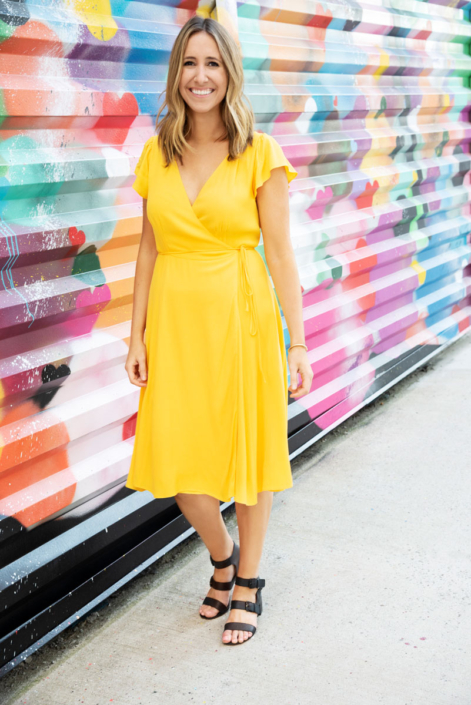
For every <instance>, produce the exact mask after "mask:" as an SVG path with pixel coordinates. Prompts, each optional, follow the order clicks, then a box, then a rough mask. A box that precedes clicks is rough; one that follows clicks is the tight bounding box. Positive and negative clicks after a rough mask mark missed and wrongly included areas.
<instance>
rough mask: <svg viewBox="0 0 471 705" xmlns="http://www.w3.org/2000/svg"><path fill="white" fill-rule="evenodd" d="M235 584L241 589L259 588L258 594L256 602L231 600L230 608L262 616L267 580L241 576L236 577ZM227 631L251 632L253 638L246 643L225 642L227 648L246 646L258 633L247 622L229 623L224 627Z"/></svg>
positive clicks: (256, 594)
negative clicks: (263, 594) (239, 645)
mask: <svg viewBox="0 0 471 705" xmlns="http://www.w3.org/2000/svg"><path fill="white" fill-rule="evenodd" d="M235 584H236V585H239V587H248V588H252V589H253V588H257V592H256V593H255V602H244V601H243V600H231V602H230V608H231V610H245V611H246V612H255V614H257V615H259V616H260V615H261V614H262V608H263V605H262V592H261V590H262V588H263V587H265V580H264V579H263V578H239V576H237V577H236V579H235ZM226 629H230V630H232V631H235V630H237V631H241V632H251V634H252V636H251V637H249V638H248V639H244V641H223V642H222V643H223V644H225V645H226V646H229V645H230V646H235V645H236V644H244V643H245V642H246V641H250V640H251V639H253V635H254V634H255V632H256V631H257V627H254V626H253V624H246V623H245V622H227V623H226V624H225V625H224V631H226Z"/></svg>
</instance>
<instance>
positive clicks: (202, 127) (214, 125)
mask: <svg viewBox="0 0 471 705" xmlns="http://www.w3.org/2000/svg"><path fill="white" fill-rule="evenodd" d="M188 118H189V121H190V129H191V131H190V138H189V140H188V141H189V143H190V144H192V145H195V146H198V145H205V144H210V143H213V142H215V141H216V140H217V138H218V137H221V136H222V135H224V133H225V127H224V123H223V121H222V119H221V113H220V111H219V106H217V107H216V108H215V109H214V110H211V111H210V112H209V113H194V112H193V111H190V110H189V111H188Z"/></svg>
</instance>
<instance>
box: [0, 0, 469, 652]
mask: <svg viewBox="0 0 471 705" xmlns="http://www.w3.org/2000/svg"><path fill="white" fill-rule="evenodd" d="M2 7H3V10H2V15H1V22H0V31H1V44H0V62H1V68H0V74H1V81H2V86H1V88H2V91H1V97H2V104H1V110H2V125H1V130H2V139H1V144H0V150H1V151H0V156H1V160H2V161H1V163H2V179H1V194H2V201H1V230H0V257H1V267H0V270H1V287H0V340H1V343H0V345H1V352H0V385H1V386H0V398H1V420H0V426H1V427H0V552H1V553H0V555H1V556H2V559H1V560H2V565H3V566H4V568H3V569H2V570H1V571H0V590H1V591H2V598H3V597H5V600H4V602H5V604H7V603H8V606H9V608H11V615H14V616H11V618H10V621H8V620H7V622H5V623H4V627H3V628H2V629H1V634H0V639H1V640H2V641H1V643H2V644H3V645H4V661H5V662H6V661H8V660H9V659H10V663H13V661H12V659H14V655H15V654H17V653H20V652H22V651H23V650H24V649H26V648H27V646H28V643H32V641H34V640H35V639H36V638H37V637H38V636H40V635H42V634H45V633H46V631H47V630H48V629H52V626H55V627H56V628H58V627H57V625H58V624H59V622H58V621H56V622H55V623H54V625H52V626H51V623H50V622H49V623H48V621H47V620H43V622H42V623H41V625H42V626H37V627H36V631H35V629H32V628H31V624H30V622H28V624H29V627H28V629H29V634H30V636H25V637H24V640H23V641H22V642H21V643H17V642H16V641H15V639H14V638H13V637H12V634H13V631H14V632H15V633H17V631H18V630H17V629H16V627H18V625H19V624H20V623H21V622H22V621H24V620H25V619H26V616H25V612H24V610H23V612H22V604H24V603H22V602H21V600H25V599H26V598H27V597H28V595H29V596H31V590H32V588H31V585H29V586H28V585H27V579H26V578H27V576H28V575H29V576H31V571H32V566H33V565H34V566H35V567H36V568H37V570H38V571H39V570H40V569H41V570H43V571H46V569H48V567H50V566H51V565H52V564H53V563H54V561H55V563H54V565H55V568H57V565H58V561H59V562H60V560H59V559H60V557H61V555H62V556H65V555H66V553H67V551H66V549H65V548H64V546H65V543H67V542H68V545H69V544H70V545H69V548H70V546H72V545H73V546H78V545H79V544H80V542H82V543H83V542H85V541H86V540H87V539H89V538H90V537H91V536H92V535H93V536H95V534H94V533H93V532H94V531H96V532H101V531H105V529H106V531H107V530H108V529H107V526H108V524H106V522H109V523H110V525H111V523H113V522H114V521H116V522H117V525H118V524H119V521H121V520H122V518H123V517H129V516H131V515H132V516H137V515H136V514H135V513H136V512H139V511H141V513H142V512H144V509H145V506H146V505H147V504H148V503H149V498H148V497H145V496H144V495H142V494H139V493H134V494H131V493H129V491H128V490H126V489H125V488H123V484H124V482H125V479H126V474H127V469H128V466H129V460H130V455H131V452H132V441H133V434H134V427H135V414H136V410H137V404H138V393H139V390H138V389H137V388H135V387H133V386H132V385H130V384H129V382H128V380H127V376H126V373H125V371H124V362H125V358H126V355H127V349H128V336H129V331H130V315H131V301H132V289H133V275H134V262H135V259H136V255H137V249H138V244H139V237H140V230H141V199H140V198H139V197H138V196H137V194H136V193H135V192H134V191H133V190H132V188H131V184H132V182H133V180H134V176H133V170H134V166H135V164H136V161H137V158H138V156H139V155H140V153H141V150H142V145H143V143H144V141H145V140H146V139H147V137H149V136H150V135H151V134H153V128H154V121H155V115H156V112H157V109H158V104H159V94H160V93H161V91H162V90H163V88H164V82H165V77H166V69H167V63H168V56H169V51H170V49H171V46H172V43H173V39H174V37H175V35H176V34H177V32H178V30H179V27H180V26H181V25H182V24H183V23H184V22H185V21H186V20H187V19H188V18H189V17H190V16H191V15H193V14H194V12H195V11H198V12H201V13H205V12H209V11H210V8H209V9H208V7H205V5H204V3H201V4H200V8H199V9H198V8H197V3H196V2H193V1H192V0H188V2H184V3H182V4H181V7H175V6H174V3H173V2H172V0H168V1H164V2H162V3H150V2H124V1H121V0H116V1H111V2H109V1H108V0H98V1H96V0H95V1H94V2H91V1H90V2H88V1H87V0H70V2H65V1H64V2H59V1H50V2H48V1H47V0H43V1H41V0H38V1H35V2H24V3H22V2H8V1H6V2H5V3H4V4H3V6H2ZM235 7H236V4H235V0H228V1H227V2H221V3H220V4H219V5H218V11H219V15H218V16H219V19H220V20H221V21H223V22H224V23H226V24H228V25H230V26H231V27H232V31H234V32H236V31H238V36H239V41H240V44H241V47H242V50H243V55H244V66H245V71H246V92H247V94H248V95H249V96H250V98H251V100H252V103H253V106H254V109H255V111H256V115H257V129H260V130H263V131H266V132H269V133H271V134H272V135H274V136H275V137H276V139H277V140H278V141H279V143H280V144H281V145H282V147H283V149H284V150H285V153H286V155H287V156H288V158H289V159H290V160H291V161H292V163H293V164H294V165H295V166H296V167H297V168H298V170H299V177H298V179H296V180H295V181H294V182H293V184H292V185H291V213H292V241H293V245H294V248H295V251H296V257H297V261H298V264H299V272H300V276H301V282H302V286H303V289H304V316H305V329H306V338H307V343H308V346H309V348H310V352H309V356H310V360H311V363H312V366H313V370H314V374H315V376H314V381H313V385H312V391H311V393H310V394H309V395H308V396H305V397H303V398H301V399H299V400H298V401H293V402H292V403H290V406H289V411H290V426H289V439H290V450H291V452H292V457H294V455H296V454H297V453H299V452H300V451H301V450H302V449H303V448H304V447H306V446H307V445H309V444H311V443H312V442H313V441H314V440H315V438H316V437H319V436H320V435H321V434H323V433H325V432H326V430H328V429H329V428H332V427H333V425H335V424H337V423H338V422H339V421H341V420H342V419H344V418H346V416H347V415H349V414H351V413H352V412H353V411H354V410H355V409H357V408H359V407H360V406H361V405H362V404H364V403H365V402H366V401H367V400H369V399H371V398H372V397H373V396H374V395H376V394H378V393H379V392H380V391H381V390H384V389H385V388H386V387H387V386H388V385H390V384H392V383H393V382H394V381H396V380H397V379H399V378H400V377H401V376H403V375H404V374H405V373H407V372H408V371H410V370H411V369H412V368H413V367H414V366H415V365H417V364H419V363H420V362H421V361H422V362H423V361H424V360H425V359H427V357H428V356H429V355H431V354H434V353H435V352H436V351H437V350H439V349H440V348H441V347H443V346H444V345H446V344H448V343H449V342H450V341H451V340H454V339H456V338H457V336H459V335H461V334H462V333H463V332H464V331H466V330H467V329H468V327H469V324H470V313H471V306H470V299H469V294H470V291H471V288H470V285H471V277H470V266H469V262H470V235H469V233H470V231H471V220H470V212H469V197H470V177H469V173H470V155H469V153H470V150H469V141H470V138H471V126H470V124H469V119H468V118H469V107H470V104H471V101H470V95H471V94H470V90H469V76H470V73H471V58H470V56H469V41H470V38H471V28H470V25H469V23H468V20H467V16H468V5H467V4H466V5H465V4H464V3H458V4H457V5H456V6H454V7H451V6H447V5H446V4H444V3H424V2H416V1H415V0H408V2H405V0H381V1H380V0H376V1H372V2H369V3H366V2H365V3H361V2H354V1H353V0H349V1H344V2H342V1H340V0H339V1H335V0H332V1H329V2H323V3H322V4H321V3H320V2H312V1H311V0H290V1H288V0H277V1H276V2H270V1H268V2H262V1H260V2H257V1H256V0H253V1H251V2H247V3H240V4H238V8H237V17H236V16H235ZM460 7H461V9H460ZM259 249H260V252H261V253H262V254H263V246H260V248H259ZM286 343H287V345H288V343H289V339H288V335H287V334H286ZM152 506H153V507H154V510H153V511H154V515H156V513H160V514H161V515H162V516H163V515H164V514H165V512H166V511H168V503H160V504H159V503H153V504H152ZM113 509H114V510H115V512H116V513H115V515H114V518H110V516H108V515H107V514H106V512H112V511H113ZM133 513H134V514H133ZM139 516H141V514H140V515H139ZM142 516H144V514H142ZM150 516H151V515H145V522H147V523H148V522H149V521H150ZM171 518H174V515H171V516H170V515H168V516H167V519H168V520H170V519H171ZM100 520H101V521H102V523H103V521H105V524H106V526H103V527H101V528H100V527H98V524H97V522H98V523H99V521H100ZM92 521H94V522H95V523H94V524H93V526H92V523H91V522H92ZM139 521H140V520H138V519H136V520H135V523H134V524H133V526H134V527H137V526H138V524H139ZM142 522H144V519H142ZM146 525H147V524H146ZM128 530H129V526H128ZM74 532H75V533H74ZM177 533H178V532H177ZM60 535H62V538H63V543H62V544H61V545H59V546H58V545H55V546H54V550H53V551H52V546H53V543H54V540H55V539H56V538H57V537H58V536H60ZM96 535H97V536H98V533H97V534H96ZM99 535H100V536H101V534H99ZM120 536H121V538H120V539H119V541H121V542H122V541H123V538H122V537H123V536H126V530H124V532H123V533H122V534H120ZM64 537H65V538H64ZM115 538H116V541H117V542H118V534H116V537H115ZM102 540H103V537H102V538H101V539H100V541H102ZM100 541H98V539H97V543H99V544H100V546H101V547H102V548H103V546H106V542H105V543H100ZM83 545H85V543H83ZM121 545H122V543H121ZM61 546H62V547H61ZM61 551H62V553H61ZM89 551H90V552H91V551H92V548H90V549H89ZM154 552H155V546H154ZM67 555H68V561H69V563H68V567H67V568H64V570H67V571H69V573H68V574H70V575H73V569H74V566H76V565H78V562H79V559H78V558H77V557H73V556H74V555H75V554H73V553H70V554H67ZM87 555H89V554H87ZM87 555H82V556H81V558H80V561H85V560H86V558H87ZM149 555H150V554H149ZM51 556H52V557H51ZM32 557H34V560H33V558H32ZM141 558H142V556H141ZM110 560H111V559H110ZM115 560H117V556H115ZM51 561H52V563H51ZM141 562H142V561H141ZM136 565H138V563H136ZM14 574H15V576H16V577H15V578H14V579H13V578H12V576H13V575H14ZM123 574H124V573H123ZM91 576H93V571H91V572H90V575H89V576H88V577H89V578H90V577H91ZM47 580H48V578H47V577H44V576H43V583H42V585H43V587H44V586H47ZM49 580H50V573H49ZM17 581H20V582H21V584H22V585H23V587H24V594H23V595H22V594H21V590H19V584H18V582H17ZM72 582H73V581H72ZM64 584H65V583H64ZM71 584H72V583H71V582H70V581H69V582H68V583H67V590H70V589H71ZM34 585H35V586H37V581H36V582H35V583H34ZM103 589H104V588H103ZM9 591H10V592H9ZM69 594H71V593H70V592H69ZM96 594H99V593H96ZM7 596H8V600H10V602H8V600H7ZM60 597H61V596H60V594H59V593H55V595H54V599H56V600H59V599H60ZM86 602H87V600H86V599H85V597H84V598H83V599H82V601H81V602H80V600H78V601H77V602H76V603H75V607H74V609H75V608H77V609H78V607H77V606H78V605H79V606H82V605H85V604H86ZM41 605H42V607H41V608H42V609H46V608H47V606H48V603H47V600H46V601H44V599H43V601H42V602H41ZM38 609H39V608H38ZM70 609H71V608H70ZM49 612H51V610H50V608H49ZM64 614H65V615H67V614H71V611H69V612H67V610H66V611H65V612H63V614H62V617H63V616H64ZM33 617H34V613H33V612H32V613H31V614H29V615H28V619H33ZM59 621H60V620H59ZM46 626H47V629H46ZM12 630H13V631H12ZM28 639H29V642H28ZM0 665H1V664H0Z"/></svg>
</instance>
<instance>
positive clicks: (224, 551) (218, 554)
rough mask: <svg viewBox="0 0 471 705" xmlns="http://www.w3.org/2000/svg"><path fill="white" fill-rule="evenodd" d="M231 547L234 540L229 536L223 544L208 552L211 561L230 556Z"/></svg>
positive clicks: (223, 559) (221, 559) (222, 559)
mask: <svg viewBox="0 0 471 705" xmlns="http://www.w3.org/2000/svg"><path fill="white" fill-rule="evenodd" d="M233 548H234V541H233V540H232V539H231V537H230V536H229V537H228V539H227V540H226V541H225V542H224V544H222V545H221V546H220V547H218V548H217V549H216V550H215V551H214V552H212V553H211V552H210V556H211V558H212V559H213V561H216V562H217V561H225V560H226V558H229V557H230V556H231V554H232V551H233Z"/></svg>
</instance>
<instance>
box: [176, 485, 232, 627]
mask: <svg viewBox="0 0 471 705" xmlns="http://www.w3.org/2000/svg"><path fill="white" fill-rule="evenodd" d="M175 499H176V502H177V504H178V506H179V508H180V511H181V512H182V514H183V515H184V516H185V518H186V519H188V521H189V522H190V524H191V525H192V526H193V528H194V529H195V530H196V532H197V533H198V534H199V535H200V536H201V538H202V540H203V542H204V544H205V546H206V548H207V549H208V551H209V553H210V555H211V556H212V557H213V559H214V560H215V561H223V560H225V559H226V558H228V557H229V556H230V555H231V553H232V549H233V546H234V542H233V540H232V539H231V537H230V535H229V533H228V531H227V528H226V525H225V523H224V519H223V518H222V515H221V511H220V509H219V501H218V500H217V499H215V498H214V497H210V496H209V495H205V494H183V493H180V494H177V495H176V497H175ZM233 577H234V566H229V567H228V568H222V569H219V570H218V569H217V568H215V569H214V579H215V580H217V581H219V582H222V583H225V582H229V581H230V580H232V578H233ZM208 596H209V597H214V598H215V599H216V600H220V601H221V602H223V603H224V604H225V605H227V603H228V601H229V592H228V591H227V590H225V591H222V590H214V588H210V589H209V592H208ZM217 612H218V610H217V609H215V608H214V607H210V606H209V605H201V607H200V614H202V615H204V616H205V617H214V616H215V615H216V614H217Z"/></svg>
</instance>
